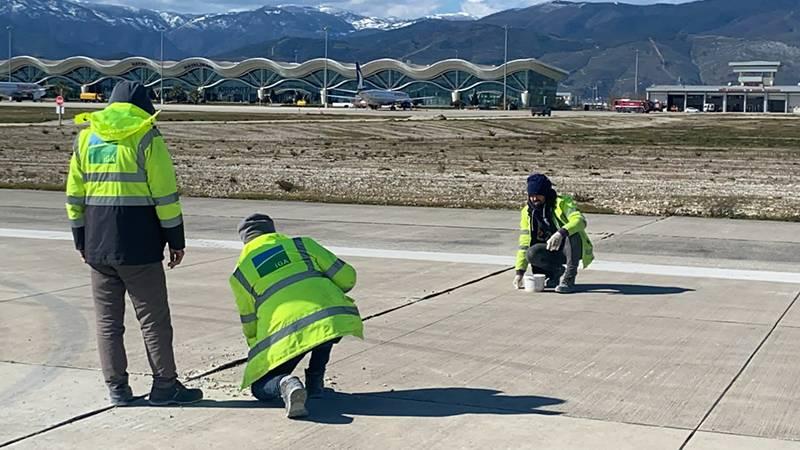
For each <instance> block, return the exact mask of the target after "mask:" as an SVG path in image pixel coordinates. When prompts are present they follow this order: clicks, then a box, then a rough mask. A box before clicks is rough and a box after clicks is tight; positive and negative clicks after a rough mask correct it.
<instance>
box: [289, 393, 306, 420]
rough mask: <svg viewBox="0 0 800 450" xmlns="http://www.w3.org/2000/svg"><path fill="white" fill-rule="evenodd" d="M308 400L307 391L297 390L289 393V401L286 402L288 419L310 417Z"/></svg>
mask: <svg viewBox="0 0 800 450" xmlns="http://www.w3.org/2000/svg"><path fill="white" fill-rule="evenodd" d="M306 398H307V393H306V390H305V389H301V388H297V389H294V390H293V391H291V392H289V401H288V402H286V417H288V418H290V419H296V418H299V417H306V416H308V410H307V409H306Z"/></svg>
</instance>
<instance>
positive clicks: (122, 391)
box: [108, 384, 136, 406]
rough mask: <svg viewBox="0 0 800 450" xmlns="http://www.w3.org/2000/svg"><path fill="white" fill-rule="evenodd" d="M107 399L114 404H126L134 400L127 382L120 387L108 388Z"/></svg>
mask: <svg viewBox="0 0 800 450" xmlns="http://www.w3.org/2000/svg"><path fill="white" fill-rule="evenodd" d="M108 399H109V400H110V401H111V404H112V405H114V406H128V405H130V404H131V403H133V402H134V401H135V400H136V399H135V398H134V396H133V391H132V390H131V387H130V386H129V385H127V384H126V385H123V386H120V387H114V388H109V389H108Z"/></svg>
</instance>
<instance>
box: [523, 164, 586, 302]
mask: <svg viewBox="0 0 800 450" xmlns="http://www.w3.org/2000/svg"><path fill="white" fill-rule="evenodd" d="M519 227H520V236H519V250H518V251H517V262H516V269H517V272H516V275H515V277H514V287H515V288H517V289H522V287H523V283H522V278H523V276H524V275H525V271H526V270H527V268H528V264H530V265H531V268H532V271H533V273H534V274H544V275H545V276H546V277H547V279H546V281H545V288H549V289H552V288H555V291H556V292H558V293H561V294H567V293H570V292H573V291H574V289H575V276H576V275H577V274H578V263H579V262H580V261H583V267H584V269H585V268H586V267H588V266H589V264H591V262H592V261H593V260H594V255H593V253H592V243H591V241H589V236H587V234H586V231H585V230H586V218H585V217H584V216H583V214H581V212H580V211H578V208H577V206H576V205H575V201H574V200H572V197H569V196H566V195H558V194H557V193H556V191H555V190H554V189H553V185H552V183H551V182H550V180H549V179H548V178H547V177H546V176H544V175H542V174H533V175H531V176H529V177H528V204H527V205H525V207H524V208H522V214H521V217H520V224H519ZM565 265H566V269H565V268H564V266H565Z"/></svg>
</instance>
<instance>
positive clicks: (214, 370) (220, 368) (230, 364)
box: [186, 267, 513, 381]
mask: <svg viewBox="0 0 800 450" xmlns="http://www.w3.org/2000/svg"><path fill="white" fill-rule="evenodd" d="M511 269H513V267H507V268H505V269H502V270H497V271H494V272H492V273H489V274H487V275H484V276H482V277H478V278H475V279H472V280H469V281H466V282H464V283H461V284H459V285H457V286H453V287H450V288H447V289H445V290H443V291H437V292H432V293H430V294H428V295H425V296H423V297H420V298H418V299H416V300H413V301H410V302H408V303H404V304H402V305H400V306H395V307H393V308H389V309H386V310H383V311H380V312H377V313H375V314H371V315H369V316H367V317H364V318H362V319H361V320H362V321H363V322H366V321H368V320H371V319H375V318H377V317H381V316H384V315H386V314H390V313H393V312H395V311H398V310H400V309H403V308H407V307H409V306H411V305H416V304H417V303H420V302H423V301H425V300H430V299H432V298H435V297H439V296H441V295H444V294H449V293H451V292H453V291H455V290H457V289H461V288H463V287H467V286H469V285H472V284H475V283H480V282H481V281H483V280H486V279H488V278H491V277H494V276H497V275H500V274H501V273H505V272H508V271H509V270H511ZM246 362H247V358H239V359H235V360H233V361H229V362H227V363H224V364H221V365H219V366H217V367H212V368H211V369H209V370H207V371H205V372H202V373H200V374H197V375H194V376H191V377H188V378H186V381H195V380H199V379H201V378H205V377H207V376H209V375H213V374H215V373H219V372H223V371H225V370H228V369H232V368H234V367H236V366H240V365H242V364H244V363H246Z"/></svg>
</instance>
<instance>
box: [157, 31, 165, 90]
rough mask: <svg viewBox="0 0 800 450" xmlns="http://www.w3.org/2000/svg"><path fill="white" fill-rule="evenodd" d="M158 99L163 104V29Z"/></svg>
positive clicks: (162, 33)
mask: <svg viewBox="0 0 800 450" xmlns="http://www.w3.org/2000/svg"><path fill="white" fill-rule="evenodd" d="M158 90H159V93H158V97H159V99H160V100H161V104H162V105H163V104H164V29H163V28H162V29H161V74H159V76H158Z"/></svg>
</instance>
